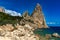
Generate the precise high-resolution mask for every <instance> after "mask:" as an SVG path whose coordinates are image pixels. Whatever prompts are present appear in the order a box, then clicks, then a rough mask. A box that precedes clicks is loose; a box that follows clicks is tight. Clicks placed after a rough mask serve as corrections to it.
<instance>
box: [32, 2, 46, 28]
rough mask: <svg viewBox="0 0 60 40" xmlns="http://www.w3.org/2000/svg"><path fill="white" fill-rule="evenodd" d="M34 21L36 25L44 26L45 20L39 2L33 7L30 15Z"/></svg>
mask: <svg viewBox="0 0 60 40" xmlns="http://www.w3.org/2000/svg"><path fill="white" fill-rule="evenodd" d="M31 16H32V17H33V19H34V22H35V23H36V24H37V25H38V27H39V28H46V27H47V25H46V22H45V19H44V15H43V13H42V9H41V6H40V4H39V3H37V5H36V8H35V9H34V11H33V13H32V15H31Z"/></svg>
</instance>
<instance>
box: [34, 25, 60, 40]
mask: <svg viewBox="0 0 60 40" xmlns="http://www.w3.org/2000/svg"><path fill="white" fill-rule="evenodd" d="M34 33H35V34H39V35H40V36H45V35H46V34H51V35H52V34H53V33H58V34H59V35H60V27H57V26H55V27H53V26H50V27H49V28H41V29H39V28H38V29H36V30H35V31H34ZM51 40H60V38H56V37H52V38H51Z"/></svg>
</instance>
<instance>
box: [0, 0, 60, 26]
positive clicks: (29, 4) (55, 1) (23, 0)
mask: <svg viewBox="0 0 60 40" xmlns="http://www.w3.org/2000/svg"><path fill="white" fill-rule="evenodd" d="M37 3H40V5H41V7H42V12H43V13H44V16H45V19H46V22H47V24H49V25H50V26H60V0H0V6H3V7H5V8H6V9H9V10H13V11H16V12H19V13H21V14H22V13H23V12H24V11H26V10H28V11H29V13H30V14H31V13H32V11H33V10H34V8H35V6H36V4H37Z"/></svg>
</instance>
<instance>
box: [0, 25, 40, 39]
mask: <svg viewBox="0 0 60 40" xmlns="http://www.w3.org/2000/svg"><path fill="white" fill-rule="evenodd" d="M8 27H9V26H8ZM16 28H17V29H15V30H13V31H7V30H3V29H2V28H0V39H1V40H39V37H38V36H36V35H35V34H34V33H33V31H32V30H31V29H32V27H30V26H29V25H28V24H26V25H24V26H21V25H16Z"/></svg>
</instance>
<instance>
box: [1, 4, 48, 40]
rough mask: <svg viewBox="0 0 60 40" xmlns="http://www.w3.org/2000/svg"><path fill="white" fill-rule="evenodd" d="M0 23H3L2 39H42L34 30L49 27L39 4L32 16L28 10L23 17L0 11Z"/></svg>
mask: <svg viewBox="0 0 60 40" xmlns="http://www.w3.org/2000/svg"><path fill="white" fill-rule="evenodd" d="M7 21H8V23H7ZM0 23H2V25H0V40H40V39H39V36H37V35H35V34H34V33H33V31H34V30H35V29H37V28H48V26H47V25H46V22H45V18H44V15H43V13H42V9H41V6H40V5H39V4H37V6H36V8H35V9H34V11H33V13H32V15H31V16H29V12H28V11H26V12H24V14H23V15H22V16H21V17H19V16H11V15H8V14H4V13H2V12H0ZM13 24H14V26H13Z"/></svg>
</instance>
